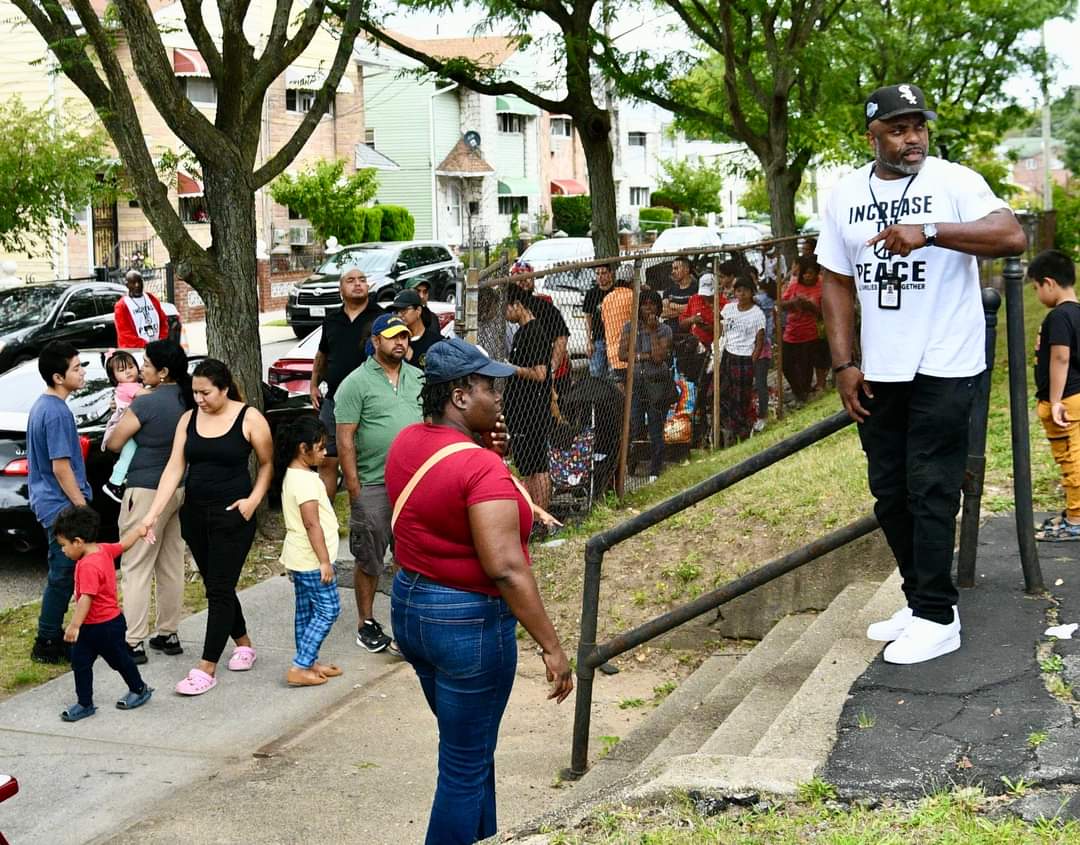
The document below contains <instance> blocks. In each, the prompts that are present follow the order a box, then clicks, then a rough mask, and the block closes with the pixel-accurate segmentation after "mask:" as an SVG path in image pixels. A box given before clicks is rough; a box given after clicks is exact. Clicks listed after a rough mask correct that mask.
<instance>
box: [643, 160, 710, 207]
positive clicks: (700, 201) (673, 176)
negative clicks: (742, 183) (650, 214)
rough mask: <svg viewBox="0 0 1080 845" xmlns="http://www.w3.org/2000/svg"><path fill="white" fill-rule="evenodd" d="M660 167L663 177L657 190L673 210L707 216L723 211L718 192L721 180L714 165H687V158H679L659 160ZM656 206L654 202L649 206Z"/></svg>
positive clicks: (688, 162) (688, 163) (701, 163)
mask: <svg viewBox="0 0 1080 845" xmlns="http://www.w3.org/2000/svg"><path fill="white" fill-rule="evenodd" d="M660 166H661V167H662V168H663V170H664V175H663V176H662V177H661V179H660V185H659V190H660V191H661V192H662V194H663V196H664V198H665V199H667V200H668V201H670V203H671V207H672V208H674V209H675V210H676V211H689V212H694V213H697V214H707V213H709V212H710V211H712V212H716V213H719V212H720V211H722V210H723V206H722V205H721V204H720V190H721V188H723V181H724V177H723V174H722V173H721V171H720V165H719V164H718V163H715V164H711V165H710V164H706V163H705V162H700V163H698V164H691V163H690V161H689V160H688V159H680V160H678V161H663V162H661V163H660ZM654 196H655V194H654ZM657 204H658V203H656V202H655V200H654V201H653V205H657ZM665 204H666V203H665Z"/></svg>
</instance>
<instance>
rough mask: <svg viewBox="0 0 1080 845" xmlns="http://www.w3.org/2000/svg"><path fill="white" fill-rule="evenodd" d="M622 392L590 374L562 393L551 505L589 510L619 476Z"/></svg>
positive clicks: (553, 438) (578, 511) (576, 511)
mask: <svg viewBox="0 0 1080 845" xmlns="http://www.w3.org/2000/svg"><path fill="white" fill-rule="evenodd" d="M622 407H623V401H622V394H621V393H620V392H619V389H618V388H617V387H615V385H613V384H612V383H611V382H610V381H608V380H607V379H602V378H594V377H592V376H587V377H585V378H583V379H581V380H580V381H578V382H577V383H576V384H575V385H574V386H573V387H571V388H570V389H569V390H568V391H566V393H564V394H563V395H562V396H560V397H559V412H560V414H561V417H562V419H561V420H560V421H559V422H558V423H557V424H556V425H555V428H554V430H553V431H552V433H551V450H550V468H551V509H552V512H553V513H556V514H560V515H566V514H580V515H584V514H587V513H588V512H589V511H590V510H591V509H592V505H593V500H594V498H595V497H596V496H597V495H603V494H604V492H605V491H606V490H607V489H608V488H609V487H611V485H612V482H613V480H614V478H615V468H616V466H617V465H618V462H619V454H618V453H619V438H620V436H621V434H622Z"/></svg>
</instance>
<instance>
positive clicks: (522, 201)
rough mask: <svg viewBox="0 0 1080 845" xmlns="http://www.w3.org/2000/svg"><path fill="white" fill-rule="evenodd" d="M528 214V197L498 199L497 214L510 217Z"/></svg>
mask: <svg viewBox="0 0 1080 845" xmlns="http://www.w3.org/2000/svg"><path fill="white" fill-rule="evenodd" d="M515 211H516V212H517V213H518V214H528V213H529V198H528V197H499V214H505V215H511V214H513V213H514V212H515Z"/></svg>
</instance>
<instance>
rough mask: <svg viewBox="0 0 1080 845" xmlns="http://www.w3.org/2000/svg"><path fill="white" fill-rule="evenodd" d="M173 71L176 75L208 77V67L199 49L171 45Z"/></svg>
mask: <svg viewBox="0 0 1080 845" xmlns="http://www.w3.org/2000/svg"><path fill="white" fill-rule="evenodd" d="M173 73H174V74H175V75H176V76H197V77H202V78H204V79H209V78H210V68H208V67H207V66H206V60H205V59H204V58H203V57H202V55H201V54H200V53H199V51H198V50H189V49H186V48H184V47H173Z"/></svg>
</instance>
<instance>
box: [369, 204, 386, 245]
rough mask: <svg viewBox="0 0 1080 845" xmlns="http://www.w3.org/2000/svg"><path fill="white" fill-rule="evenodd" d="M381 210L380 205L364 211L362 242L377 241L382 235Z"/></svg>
mask: <svg viewBox="0 0 1080 845" xmlns="http://www.w3.org/2000/svg"><path fill="white" fill-rule="evenodd" d="M382 219H383V210H382V206H381V205H376V206H372V207H371V208H365V209H364V241H365V242H366V241H378V240H380V238H381V235H382Z"/></svg>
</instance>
